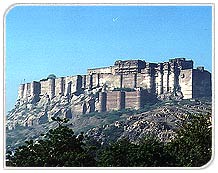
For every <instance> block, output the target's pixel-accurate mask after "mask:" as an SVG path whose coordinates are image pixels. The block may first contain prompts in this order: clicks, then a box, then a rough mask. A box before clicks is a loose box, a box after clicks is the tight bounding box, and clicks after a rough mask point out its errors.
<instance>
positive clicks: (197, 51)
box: [5, 6, 212, 111]
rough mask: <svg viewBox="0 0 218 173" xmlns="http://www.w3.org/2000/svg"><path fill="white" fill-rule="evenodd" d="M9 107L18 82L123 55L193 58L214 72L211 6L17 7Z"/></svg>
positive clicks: (10, 47)
mask: <svg viewBox="0 0 218 173" xmlns="http://www.w3.org/2000/svg"><path fill="white" fill-rule="evenodd" d="M5 20H6V32H5V33H6V66H5V67H6V75H5V76H6V79H5V81H6V110H7V111H8V110H10V109H12V108H13V106H14V104H15V102H16V98H17V90H18V86H19V84H20V83H22V82H23V81H24V80H25V82H31V81H33V80H36V81H38V80H40V79H42V78H46V77H47V76H48V75H49V74H55V75H56V76H57V77H61V76H71V75H76V74H86V70H87V68H94V67H103V66H110V65H113V64H114V61H116V60H118V59H121V60H126V59H142V60H145V61H149V62H162V61H168V59H170V58H173V57H185V58H187V59H192V60H194V66H195V67H196V66H200V65H201V66H202V65H203V66H205V68H206V69H207V70H208V71H210V72H211V71H212V7H211V6H16V7H14V8H12V9H11V10H10V11H9V12H8V13H7V15H6V18H5Z"/></svg>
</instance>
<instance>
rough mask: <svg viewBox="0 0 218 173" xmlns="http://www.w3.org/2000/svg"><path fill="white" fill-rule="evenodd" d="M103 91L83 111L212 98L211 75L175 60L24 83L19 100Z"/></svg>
mask: <svg viewBox="0 0 218 173" xmlns="http://www.w3.org/2000/svg"><path fill="white" fill-rule="evenodd" d="M96 88H100V90H99V92H98V93H97V95H96V97H95V98H94V100H92V99H90V100H89V102H88V103H83V104H82V105H81V107H80V108H79V109H80V112H81V113H86V104H89V105H88V107H89V108H90V109H89V112H93V111H99V112H104V111H111V110H119V109H124V108H133V109H139V108H142V107H143V106H144V104H145V103H146V102H149V99H151V97H156V98H164V97H166V96H179V97H180V98H182V99H190V98H199V97H208V96H211V94H212V91H211V73H210V72H208V71H206V70H205V69H204V67H197V68H196V69H194V68H193V61H192V60H186V59H185V58H174V59H170V60H169V61H167V62H161V63H150V62H146V61H143V60H126V61H121V60H118V61H116V62H115V63H114V65H113V66H109V67H103V68H94V69H88V70H87V74H86V75H75V76H67V77H60V78H47V79H44V80H40V81H33V82H31V83H25V84H21V85H20V86H19V89H18V100H25V99H28V98H38V99H36V101H37V100H39V99H40V98H41V97H42V96H45V95H46V96H47V97H48V98H50V99H53V98H54V97H57V96H64V97H66V96H67V97H72V96H73V95H74V94H75V93H81V92H83V91H92V90H94V89H96ZM96 100H97V101H96Z"/></svg>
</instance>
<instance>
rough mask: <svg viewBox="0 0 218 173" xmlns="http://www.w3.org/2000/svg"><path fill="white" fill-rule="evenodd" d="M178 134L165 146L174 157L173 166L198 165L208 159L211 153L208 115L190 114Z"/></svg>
mask: <svg viewBox="0 0 218 173" xmlns="http://www.w3.org/2000/svg"><path fill="white" fill-rule="evenodd" d="M190 116H191V117H190V118H189V121H187V122H186V123H185V124H184V126H183V128H181V129H180V130H179V131H178V133H177V134H178V135H177V137H176V138H175V140H173V141H172V142H170V143H169V144H168V145H167V146H166V151H167V152H168V153H169V154H170V155H171V156H172V157H174V158H175V163H174V165H173V166H180V167H200V166H203V165H205V164H206V163H207V162H209V161H210V159H211V155H212V126H211V116H210V115H190Z"/></svg>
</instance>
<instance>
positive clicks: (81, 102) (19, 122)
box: [7, 87, 101, 129]
mask: <svg viewBox="0 0 218 173" xmlns="http://www.w3.org/2000/svg"><path fill="white" fill-rule="evenodd" d="M100 90H101V88H100V87H99V88H96V89H95V90H92V91H89V90H84V91H81V93H79V94H78V93H73V94H72V95H67V96H61V95H60V96H55V97H53V98H50V97H49V96H48V95H47V94H45V95H43V96H42V97H41V98H35V97H34V96H33V97H32V98H28V99H18V100H17V102H16V104H15V108H14V109H12V110H11V111H10V112H9V115H8V120H7V128H8V129H13V128H15V127H16V126H24V127H30V126H35V125H39V124H44V123H47V122H50V121H51V117H65V118H69V119H72V118H73V117H74V116H78V115H81V114H85V113H90V112H94V111H96V109H95V107H98V92H99V91H100ZM36 99H38V100H37V101H35V100H36Z"/></svg>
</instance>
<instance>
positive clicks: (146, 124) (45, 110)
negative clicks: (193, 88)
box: [7, 88, 212, 149]
mask: <svg viewBox="0 0 218 173" xmlns="http://www.w3.org/2000/svg"><path fill="white" fill-rule="evenodd" d="M100 89H101V88H97V89H96V90H95V91H94V92H92V93H88V91H85V92H84V93H80V94H79V95H78V96H77V93H74V95H73V96H72V97H71V98H69V97H66V96H62V97H60V98H58V97H57V98H54V99H52V100H50V99H49V98H47V97H43V99H41V100H40V101H39V102H37V103H34V104H33V103H32V100H29V101H26V102H21V101H18V102H17V104H16V106H15V109H13V110H12V111H11V112H10V114H9V117H8V124H7V148H8V149H9V148H10V149H11V148H14V147H16V146H18V145H21V144H23V143H24V141H26V140H30V139H36V140H37V139H39V138H40V134H42V133H46V132H47V131H48V130H49V129H51V128H55V127H57V124H56V122H53V121H52V120H51V117H52V116H54V117H66V118H69V119H70V122H69V123H70V127H71V128H73V130H74V131H75V133H79V132H82V131H83V132H85V134H86V135H88V136H92V137H93V138H95V139H96V140H98V141H101V143H102V144H106V143H108V142H110V141H116V140H118V139H121V138H129V139H130V140H131V141H133V142H137V140H138V139H139V138H141V137H144V136H145V135H155V136H157V137H158V138H160V140H161V141H164V142H167V141H169V140H171V139H173V138H174V137H175V135H176V131H177V129H178V128H180V127H181V126H182V124H183V123H184V121H188V119H189V115H190V114H202V116H203V115H205V114H211V110H212V108H211V101H210V100H208V99H201V100H196V99H191V100H180V101H175V100H168V101H159V102H157V103H156V104H147V105H146V106H145V107H144V108H143V109H139V110H134V109H124V110H119V111H110V112H101V113H99V112H92V113H88V114H83V115H79V116H78V115H76V112H75V111H73V110H76V109H75V107H76V106H77V104H80V103H81V101H83V102H87V103H88V102H89V101H90V100H93V99H96V98H97V97H96V95H97V93H98V91H99V90H100Z"/></svg>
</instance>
